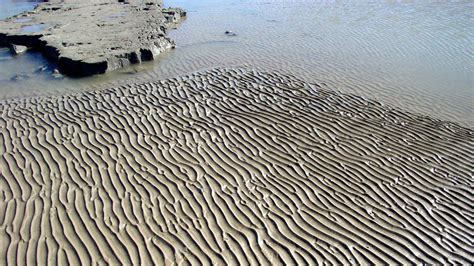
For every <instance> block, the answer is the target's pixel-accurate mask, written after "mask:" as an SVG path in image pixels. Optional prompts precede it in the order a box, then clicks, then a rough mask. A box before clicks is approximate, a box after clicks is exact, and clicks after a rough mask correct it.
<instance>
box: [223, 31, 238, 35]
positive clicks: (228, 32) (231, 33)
mask: <svg viewBox="0 0 474 266" xmlns="http://www.w3.org/2000/svg"><path fill="white" fill-rule="evenodd" d="M225 35H227V36H237V34H235V33H234V32H233V31H230V30H226V31H225Z"/></svg>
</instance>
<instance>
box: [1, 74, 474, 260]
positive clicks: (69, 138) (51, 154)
mask: <svg viewBox="0 0 474 266" xmlns="http://www.w3.org/2000/svg"><path fill="white" fill-rule="evenodd" d="M0 108H1V109H0V112H1V118H0V129H1V137H0V149H1V155H2V156H1V158H0V163H1V175H0V235H1V236H2V237H1V240H0V264H2V265H3V264H11V265H13V264H23V263H30V262H31V263H38V264H54V263H58V264H61V265H65V264H66V263H67V262H69V263H72V264H75V265H77V264H90V263H94V264H96V263H104V262H106V263H110V264H115V265H118V264H120V265H122V264H127V265H129V264H135V265H144V264H156V265H163V264H165V263H166V264H172V263H174V262H178V263H191V264H201V263H202V264H205V265H210V264H212V263H216V264H218V265H224V264H231V265H248V264H251V265H257V264H263V265H269V264H274V265H278V264H286V265H291V264H306V263H308V264H321V263H332V264H336V265H348V264H364V265H367V264H378V265H380V264H396V263H402V264H411V263H417V264H420V263H436V264H447V263H464V264H469V263H472V261H474V254H473V248H472V247H473V239H474V235H473V232H474V226H473V223H472V220H473V218H474V212H473V196H472V189H473V176H472V165H473V152H472V151H473V146H474V138H473V133H474V132H473V130H472V129H469V128H465V127H461V126H458V125H456V124H453V123H450V122H444V121H440V120H434V119H431V118H429V117H421V116H418V115H415V114H410V113H406V112H402V111H400V110H397V109H393V108H391V107H389V106H384V105H382V104H379V103H377V102H373V101H369V100H366V99H364V98H361V97H357V96H352V95H346V94H339V93H336V92H332V91H330V90H328V89H326V88H321V87H319V86H318V85H317V84H310V83H306V82H304V81H301V80H299V79H297V78H294V77H291V76H286V75H283V74H278V73H265V72H257V71H254V70H248V69H214V70H208V71H204V72H201V73H196V74H192V75H189V76H183V77H177V78H173V79H169V80H165V81H157V82H153V83H144V84H135V85H127V86H123V87H118V88H110V89H106V90H102V91H96V92H85V93H81V94H74V95H64V96H54V97H36V98H29V99H16V100H6V101H2V102H1V105H0Z"/></svg>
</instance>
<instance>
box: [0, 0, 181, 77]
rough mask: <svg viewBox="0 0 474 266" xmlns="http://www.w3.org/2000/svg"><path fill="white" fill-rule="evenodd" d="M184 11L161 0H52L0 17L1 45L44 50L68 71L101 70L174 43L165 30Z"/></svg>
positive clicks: (151, 55)
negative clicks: (4, 17)
mask: <svg viewBox="0 0 474 266" xmlns="http://www.w3.org/2000/svg"><path fill="white" fill-rule="evenodd" d="M185 16H186V12H185V11H184V10H182V9H180V8H167V9H164V8H163V5H162V1H160V0H147V1H138V0H135V1H133V0H129V1H118V0H88V1H79V0H69V1H67V0H66V1H61V2H59V1H53V2H49V3H42V4H39V5H38V7H37V8H36V9H35V10H33V11H31V12H25V13H22V14H19V15H16V16H13V17H10V18H8V19H6V20H4V21H0V45H1V46H9V45H12V44H15V45H21V46H27V47H33V48H36V49H40V50H41V51H42V52H43V54H44V55H45V56H46V57H47V58H50V59H52V60H55V61H57V63H58V67H59V71H60V72H61V73H63V74H66V75H71V76H88V75H94V74H101V73H105V72H109V71H113V70H116V69H118V68H122V67H124V66H127V65H130V64H136V63H140V62H142V61H149V60H154V59H155V58H156V57H157V55H159V54H160V53H162V52H163V51H165V50H167V49H170V48H174V47H175V43H174V42H173V41H172V40H171V39H170V38H169V37H167V36H166V33H167V29H168V28H169V27H172V26H174V25H175V24H176V23H179V22H180V21H181V20H182V19H183V18H184V17H185Z"/></svg>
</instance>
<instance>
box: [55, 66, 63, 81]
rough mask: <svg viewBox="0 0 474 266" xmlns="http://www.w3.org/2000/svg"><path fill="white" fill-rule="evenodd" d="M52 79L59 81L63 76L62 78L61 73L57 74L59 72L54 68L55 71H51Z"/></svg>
mask: <svg viewBox="0 0 474 266" xmlns="http://www.w3.org/2000/svg"><path fill="white" fill-rule="evenodd" d="M53 77H54V78H55V79H61V78H63V77H64V76H63V74H61V73H60V72H59V70H58V69H57V68H56V69H54V70H53Z"/></svg>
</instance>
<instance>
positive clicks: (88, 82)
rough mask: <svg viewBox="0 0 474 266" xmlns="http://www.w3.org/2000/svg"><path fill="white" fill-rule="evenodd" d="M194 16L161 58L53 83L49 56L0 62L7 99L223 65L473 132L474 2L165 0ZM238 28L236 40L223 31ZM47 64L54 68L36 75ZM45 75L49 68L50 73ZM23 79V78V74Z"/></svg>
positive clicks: (2, 91) (2, 95) (4, 53)
mask: <svg viewBox="0 0 474 266" xmlns="http://www.w3.org/2000/svg"><path fill="white" fill-rule="evenodd" d="M166 4H167V5H171V6H181V7H184V8H185V9H187V10H188V12H189V13H188V18H187V20H186V21H185V22H184V23H183V24H182V25H180V27H179V28H178V29H177V30H174V31H172V32H171V33H170V35H171V37H172V38H173V39H175V40H176V43H177V45H178V47H177V49H175V50H173V51H170V52H167V53H165V54H163V56H161V58H160V60H158V61H157V62H153V63H147V64H143V65H140V66H134V67H131V68H128V69H124V70H121V71H118V72H116V73H113V74H108V75H104V76H100V77H93V78H85V79H68V78H60V79H55V78H53V77H52V76H51V71H52V69H53V68H54V66H51V65H48V63H47V62H46V61H44V60H43V59H42V58H41V56H39V55H37V54H34V53H33V54H29V55H26V56H22V57H21V58H20V57H11V56H9V55H8V52H7V51H5V50H2V52H1V53H2V54H1V56H0V66H1V67H0V69H1V70H0V88H1V89H0V98H11V97H18V96H26V95H37V94H56V93H64V92H66V91H80V90H90V89H93V87H100V86H102V85H104V84H106V83H123V82H124V80H127V79H132V80H144V79H157V78H164V77H171V76H175V75H177V74H184V73H188V72H192V71H197V70H202V69H206V68H211V67H216V66H251V67H258V68H262V69H269V70H270V69H278V70H283V71H284V72H289V73H293V74H296V75H298V76H301V77H303V78H305V79H306V80H308V81H315V82H320V83H325V84H326V85H327V86H328V87H329V88H330V89H334V90H338V91H342V92H349V93H354V94H358V95H362V96H364V97H367V98H371V99H376V100H378V101H381V102H383V103H386V104H389V105H393V106H397V107H401V108H403V109H405V110H408V111H411V112H416V113H422V114H426V115H429V116H432V117H436V118H441V119H444V120H450V121H455V122H459V123H461V124H464V125H469V126H473V125H474V122H473V110H472V104H471V102H472V101H473V100H474V99H473V98H474V96H473V78H472V77H473V76H474V74H473V69H474V67H473V55H474V51H473V48H472V45H471V44H472V41H473V40H474V38H473V36H474V33H473V31H472V26H473V25H472V24H473V23H472V21H473V17H472V16H473V15H472V14H473V12H472V11H473V6H474V5H473V4H472V3H466V2H459V3H429V2H415V3H396V2H393V1H387V2H382V1H380V2H377V3H363V4H362V3H359V2H355V3H347V2H344V3H341V2H337V3H333V2H330V1H268V0H266V1H262V0H255V1H230V0H226V1H218V2H217V1H207V0H205V1H199V2H196V1H188V0H174V1H167V3H166ZM228 30H229V31H232V32H234V33H235V34H236V36H230V35H226V34H224V32H225V31H228ZM43 66H47V68H46V71H38V70H39V69H41V68H42V67H43ZM43 69H44V68H43ZM19 74H21V75H20V77H18V76H17V75H19Z"/></svg>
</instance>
